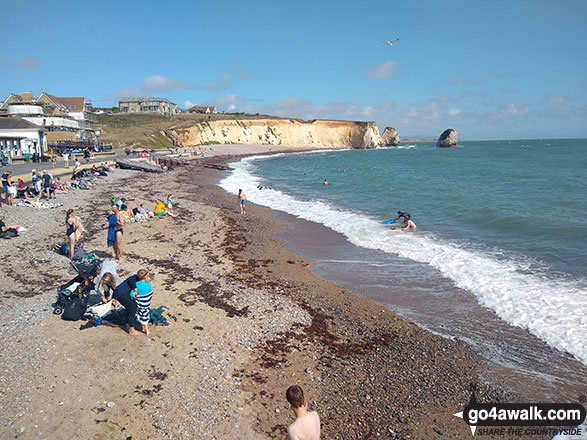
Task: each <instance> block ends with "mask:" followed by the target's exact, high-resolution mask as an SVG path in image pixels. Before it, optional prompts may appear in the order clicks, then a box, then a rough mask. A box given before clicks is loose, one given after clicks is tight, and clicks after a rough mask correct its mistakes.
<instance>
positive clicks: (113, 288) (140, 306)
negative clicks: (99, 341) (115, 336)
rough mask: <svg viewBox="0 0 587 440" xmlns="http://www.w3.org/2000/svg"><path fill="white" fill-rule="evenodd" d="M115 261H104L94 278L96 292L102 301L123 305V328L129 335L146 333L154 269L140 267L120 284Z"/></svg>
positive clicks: (147, 330) (147, 333)
mask: <svg viewBox="0 0 587 440" xmlns="http://www.w3.org/2000/svg"><path fill="white" fill-rule="evenodd" d="M118 267H119V266H118V262H116V261H114V260H105V261H103V262H102V265H101V266H100V272H99V275H98V277H97V278H96V288H95V290H96V293H98V294H99V295H100V297H101V299H102V301H103V302H104V303H108V302H109V301H113V302H115V303H116V304H120V305H121V306H122V307H124V314H125V322H126V324H125V327H124V328H125V330H126V331H127V332H128V333H129V334H131V335H140V334H144V335H146V336H149V316H150V307H151V303H152V301H153V286H152V284H151V283H152V282H153V279H154V278H155V274H154V273H153V271H151V270H148V269H139V271H138V272H137V273H136V274H135V275H131V276H130V277H128V278H127V279H125V280H124V281H123V282H121V283H120V284H119V283H118Z"/></svg>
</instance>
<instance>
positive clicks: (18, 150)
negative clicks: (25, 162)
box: [0, 118, 47, 158]
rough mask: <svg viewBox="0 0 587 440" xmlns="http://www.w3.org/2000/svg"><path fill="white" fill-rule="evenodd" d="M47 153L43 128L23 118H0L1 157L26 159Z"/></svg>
mask: <svg viewBox="0 0 587 440" xmlns="http://www.w3.org/2000/svg"><path fill="white" fill-rule="evenodd" d="M46 151H47V137H46V136H45V130H44V129H43V127H40V126H38V125H35V124H33V123H32V122H29V121H26V120H24V119H21V118H0V155H8V156H10V157H11V158H17V157H18V158H22V157H24V158H26V157H28V156H32V155H33V154H35V153H37V154H39V155H41V154H42V153H44V152H46Z"/></svg>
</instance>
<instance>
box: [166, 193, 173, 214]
mask: <svg viewBox="0 0 587 440" xmlns="http://www.w3.org/2000/svg"><path fill="white" fill-rule="evenodd" d="M167 214H169V215H171V216H172V217H173V200H171V194H167Z"/></svg>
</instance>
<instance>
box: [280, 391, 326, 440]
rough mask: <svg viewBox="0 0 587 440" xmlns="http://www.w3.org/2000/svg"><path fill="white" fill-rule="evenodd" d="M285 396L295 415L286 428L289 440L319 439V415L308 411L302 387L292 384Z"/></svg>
mask: <svg viewBox="0 0 587 440" xmlns="http://www.w3.org/2000/svg"><path fill="white" fill-rule="evenodd" d="M285 397H286V399H287V401H288V402H289V406H290V408H291V409H292V411H293V412H294V414H295V415H296V420H295V421H294V422H293V423H292V424H291V425H289V426H288V428H287V436H288V438H289V440H320V417H319V416H318V413H317V412H316V411H308V402H306V399H305V397H304V391H302V388H301V387H299V386H298V385H292V386H291V387H289V388H288V389H287V391H286V392H285Z"/></svg>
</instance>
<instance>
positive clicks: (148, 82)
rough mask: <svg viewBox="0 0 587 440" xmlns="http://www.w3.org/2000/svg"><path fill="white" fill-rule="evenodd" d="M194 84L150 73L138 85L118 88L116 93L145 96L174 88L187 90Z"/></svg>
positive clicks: (122, 96) (170, 90)
mask: <svg viewBox="0 0 587 440" xmlns="http://www.w3.org/2000/svg"><path fill="white" fill-rule="evenodd" d="M192 88H194V85H193V84H192V83H191V82H189V81H183V80H180V79H176V78H170V77H168V76H164V75H152V76H148V77H146V78H144V79H143V83H142V84H141V85H140V86H135V87H128V88H124V89H120V90H119V91H118V92H117V93H116V95H117V96H118V97H119V98H124V97H131V96H145V95H151V94H154V93H159V92H172V91H175V90H189V89H192Z"/></svg>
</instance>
